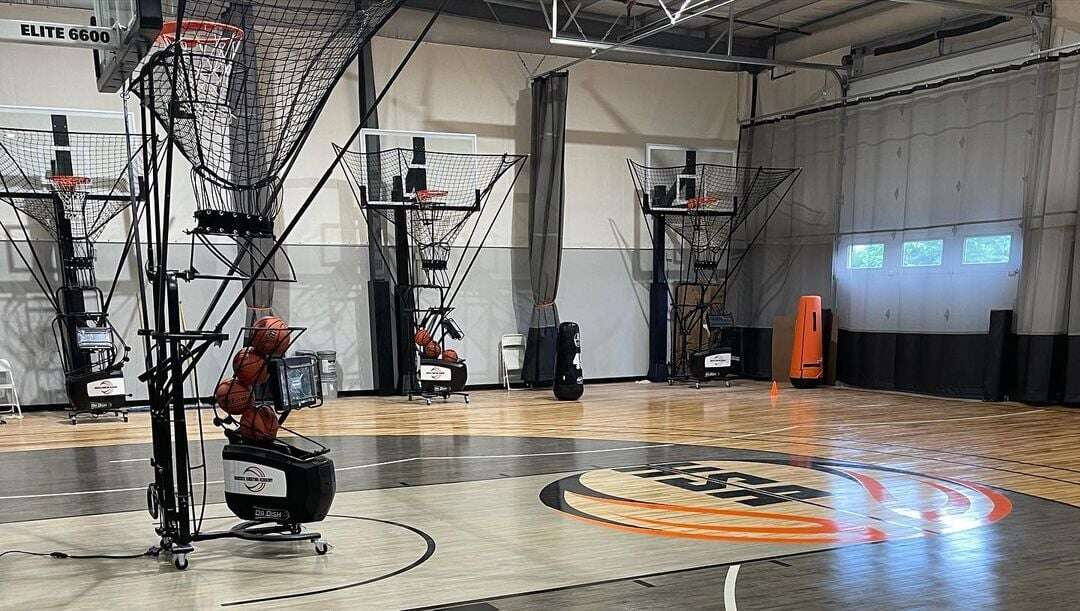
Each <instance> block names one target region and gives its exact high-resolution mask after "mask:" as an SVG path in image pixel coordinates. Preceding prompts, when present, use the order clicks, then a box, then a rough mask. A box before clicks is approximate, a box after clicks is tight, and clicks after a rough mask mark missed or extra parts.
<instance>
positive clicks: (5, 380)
mask: <svg viewBox="0 0 1080 611" xmlns="http://www.w3.org/2000/svg"><path fill="white" fill-rule="evenodd" d="M4 408H7V409H4ZM2 416H14V417H16V418H22V407H21V406H20V405H19V391H17V390H15V374H14V372H12V371H11V363H9V362H7V360H5V359H0V417H2Z"/></svg>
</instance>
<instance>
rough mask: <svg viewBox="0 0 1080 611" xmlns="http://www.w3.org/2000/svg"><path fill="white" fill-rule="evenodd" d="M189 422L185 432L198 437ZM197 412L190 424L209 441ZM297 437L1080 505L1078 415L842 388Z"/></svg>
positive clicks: (419, 412) (615, 392)
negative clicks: (829, 476)
mask: <svg viewBox="0 0 1080 611" xmlns="http://www.w3.org/2000/svg"><path fill="white" fill-rule="evenodd" d="M195 419H196V417H195V414H194V413H192V414H191V415H190V416H189V420H190V421H191V424H190V429H191V431H192V432H195V431H197V424H196V423H195V422H194V421H195ZM211 420H212V416H211V415H210V413H209V412H205V413H204V418H203V429H204V430H205V432H206V435H207V436H208V437H209V438H218V437H220V436H221V435H220V432H219V431H217V430H215V429H214V427H213V424H212V422H211ZM148 422H149V417H148V415H147V414H145V413H134V414H132V415H131V421H130V422H128V423H122V422H111V421H100V422H87V423H84V424H79V425H78V426H71V425H70V424H68V423H67V421H66V420H65V419H64V418H63V416H62V415H61V414H60V413H50V412H37V413H33V412H32V413H29V414H27V416H26V418H25V419H24V420H22V421H19V420H12V421H9V423H8V424H7V425H5V426H3V427H0V452H15V451H25V450H38V449H50V448H66V447H83V446H104V445H116V444H130V443H145V442H148V441H149V440H150V436H149V434H150V431H149V426H148ZM289 425H290V426H291V427H292V428H294V429H295V430H296V431H297V432H299V433H302V434H304V435H498V436H514V437H560V438H567V437H569V438H583V439H618V440H627V441H643V442H655V443H687V444H695V445H711V446H723V447H728V448H743V449H749V450H766V451H774V452H784V453H790V454H800V455H806V456H817V457H822V458H838V459H847V460H853V461H859V462H865V463H870V464H876V465H884V466H891V467H897V468H903V469H910V470H913V471H918V472H921V473H928V474H932V475H937V476H942V477H952V478H961V479H972V480H975V481H978V482H981V483H984V484H989V485H992V486H998V487H1002V488H1006V489H1009V490H1015V491H1017V492H1023V493H1026V494H1031V495H1035V496H1040V497H1043V498H1047V499H1051V500H1056V501H1061V502H1065V503H1069V504H1072V505H1080V412H1074V411H1071V410H1068V409H1061V408H1036V407H1030V406H1025V405H1020V404H997V403H981V402H973V401H958V400H947V399H937V398H931V397H921V396H910V395H901V394H893V393H880V392H872V391H864V390H854V389H839V388H820V389H813V390H795V389H791V388H782V389H781V392H780V395H779V396H778V397H776V398H772V397H770V396H769V385H768V384H765V383H760V382H750V381H739V382H738V383H737V384H736V385H735V386H734V387H733V388H730V389H726V388H721V387H710V388H705V389H702V390H693V389H689V388H685V387H681V386H674V387H669V386H667V385H663V384H632V383H627V384H603V385H592V386H589V387H587V389H586V393H585V396H584V397H583V399H582V400H581V401H580V402H571V403H563V402H558V401H555V400H553V399H552V397H551V394H550V393H549V392H545V391H537V392H531V391H512V392H509V393H508V392H505V391H483V392H477V393H474V394H473V397H472V403H471V404H469V405H465V404H463V403H461V402H451V403H446V404H439V403H436V404H435V405H432V406H430V407H427V406H424V405H423V404H422V403H419V402H413V403H408V402H406V401H404V400H403V399H401V398H399V397H361V398H343V399H339V400H337V401H335V402H332V403H329V404H327V405H325V406H323V407H322V408H320V409H317V410H309V411H306V412H301V413H298V414H295V415H294V416H293V417H292V418H290V421H289Z"/></svg>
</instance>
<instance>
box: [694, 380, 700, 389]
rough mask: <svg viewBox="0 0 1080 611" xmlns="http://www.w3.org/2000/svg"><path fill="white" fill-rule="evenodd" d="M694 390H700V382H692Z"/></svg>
mask: <svg viewBox="0 0 1080 611" xmlns="http://www.w3.org/2000/svg"><path fill="white" fill-rule="evenodd" d="M694 390H701V384H698V383H697V382H694Z"/></svg>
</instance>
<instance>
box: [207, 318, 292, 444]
mask: <svg viewBox="0 0 1080 611" xmlns="http://www.w3.org/2000/svg"><path fill="white" fill-rule="evenodd" d="M288 349H289V325H288V323H286V322H285V321H284V320H282V319H280V318H278V317H277V316H264V317H262V318H260V319H259V320H257V321H255V325H254V326H253V327H252V330H251V345H250V346H245V347H244V348H241V349H240V350H239V351H237V353H236V354H235V355H234V356H233V360H232V366H233V377H231V378H228V379H225V380H222V381H221V382H220V383H219V384H218V386H217V389H216V390H215V391H214V399H215V400H216V401H217V405H218V407H220V408H221V409H222V410H223V411H225V412H226V413H227V414H229V415H231V416H233V417H234V418H235V419H237V420H238V421H239V423H240V428H239V429H237V430H238V432H239V433H240V436H241V437H243V438H244V439H246V440H248V441H255V442H269V441H273V440H274V439H275V438H277V433H278V424H279V423H278V416H277V413H276V412H275V411H274V408H273V405H272V404H261V405H260V404H259V403H256V401H255V388H256V387H257V386H259V385H260V384H265V383H266V382H267V381H268V380H269V379H270V369H269V367H267V362H266V360H267V359H268V358H271V357H278V356H284V354H285V351H286V350H288Z"/></svg>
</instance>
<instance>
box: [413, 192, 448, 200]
mask: <svg viewBox="0 0 1080 611" xmlns="http://www.w3.org/2000/svg"><path fill="white" fill-rule="evenodd" d="M447 194H449V191H439V190H437V189H421V190H419V191H417V192H416V201H418V202H421V203H424V202H430V201H431V200H433V199H435V198H436V197H446V196H447Z"/></svg>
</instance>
